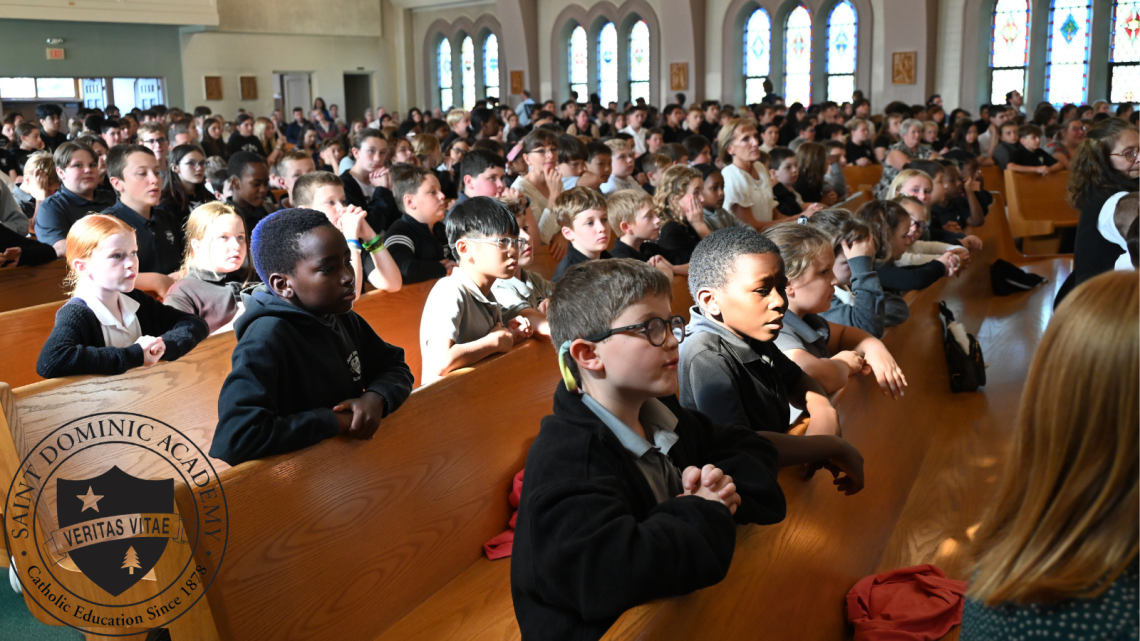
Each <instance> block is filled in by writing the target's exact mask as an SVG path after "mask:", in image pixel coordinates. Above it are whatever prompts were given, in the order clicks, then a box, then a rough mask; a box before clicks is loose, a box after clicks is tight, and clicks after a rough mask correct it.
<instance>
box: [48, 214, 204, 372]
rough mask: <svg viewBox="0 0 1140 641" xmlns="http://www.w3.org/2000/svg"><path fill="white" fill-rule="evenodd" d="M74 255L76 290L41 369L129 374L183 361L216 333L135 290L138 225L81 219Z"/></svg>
mask: <svg viewBox="0 0 1140 641" xmlns="http://www.w3.org/2000/svg"><path fill="white" fill-rule="evenodd" d="M66 255H67V267H68V274H67V279H66V281H65V282H66V283H67V284H70V285H72V286H73V287H74V289H73V291H72V293H71V300H69V301H68V302H67V304H66V305H64V306H63V307H61V308H60V309H59V311H58V312H56V315H55V327H54V328H53V329H52V332H51V336H49V337H48V339H47V342H46V343H44V346H43V350H42V351H41V352H40V358H39V361H38V362H37V363H36V372H37V373H38V374H39V375H40V376H42V377H44V378H59V377H61V376H76V375H83V374H122V373H123V372H125V371H127V370H128V369H131V368H132V367H139V366H150V365H154V364H155V363H157V362H158V361H159V359H164V360H168V361H173V360H176V359H178V358H180V357H181V356H183V355H184V354H186V353H187V352H189V351H190V350H191V349H193V348H194V346H195V345H197V344H198V343H199V342H200V341H201V340H202V339H203V338H205V337H206V335H207V334H208V333H209V326H208V325H206V321H204V320H202V319H201V318H198V317H197V316H194V315H193V314H187V313H185V312H182V311H179V310H177V309H174V308H171V307H167V306H166V305H163V304H162V303H160V302H158V301H156V300H154V299H153V298H151V297H150V296H148V295H146V294H144V293H142V292H138V291H135V277H136V276H138V268H139V259H138V246H137V244H136V242H135V232H134V229H132V228H131V227H130V225H127V224H126V223H124V222H123V221H121V220H119V219H118V218H115V217H114V216H104V215H101V214H92V215H89V216H85V217H83V218H81V219H80V220H79V222H77V223H75V224H74V225H72V227H71V230H70V231H69V232H68V233H67V254H66Z"/></svg>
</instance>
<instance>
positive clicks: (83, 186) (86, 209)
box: [24, 142, 115, 258]
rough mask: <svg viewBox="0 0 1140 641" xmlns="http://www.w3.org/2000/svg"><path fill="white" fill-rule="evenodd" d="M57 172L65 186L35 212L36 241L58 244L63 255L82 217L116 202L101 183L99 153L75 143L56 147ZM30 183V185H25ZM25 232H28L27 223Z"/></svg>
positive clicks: (59, 252)
mask: <svg viewBox="0 0 1140 641" xmlns="http://www.w3.org/2000/svg"><path fill="white" fill-rule="evenodd" d="M54 159H55V173H56V175H58V176H59V179H60V181H61V182H62V183H63V186H62V187H61V188H60V190H59V191H57V192H56V193H55V194H53V195H51V196H49V197H47V198H46V199H44V201H43V202H42V203H40V206H39V211H38V212H35V228H36V240H38V241H40V242H41V243H46V244H48V245H52V246H53V247H55V251H56V253H57V254H58V255H59V256H60V257H61V258H62V257H63V255H64V254H65V253H66V252H67V232H68V231H70V230H71V226H72V225H74V224H75V223H76V221H78V220H79V219H80V218H83V217H84V216H86V215H87V214H89V213H90V212H93V211H102V210H104V209H106V208H107V207H110V206H111V205H113V204H114V203H115V201H114V200H113V199H111V198H108V197H107V194H106V193H105V192H101V191H98V190H96V187H97V186H98V185H99V163H98V159H97V158H96V157H95V153H94V152H93V151H91V149H89V148H87V147H83V146H81V145H78V144H76V143H74V142H65V143H63V144H62V145H60V146H59V147H57V148H56V150H55V156H54ZM25 186H26V185H25ZM24 234H25V235H26V234H27V228H26V226H25V229H24Z"/></svg>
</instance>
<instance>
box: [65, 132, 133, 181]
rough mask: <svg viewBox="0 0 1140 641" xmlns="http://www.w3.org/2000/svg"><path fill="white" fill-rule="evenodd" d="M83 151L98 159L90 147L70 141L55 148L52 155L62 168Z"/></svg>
mask: <svg viewBox="0 0 1140 641" xmlns="http://www.w3.org/2000/svg"><path fill="white" fill-rule="evenodd" d="M81 151H85V152H87V153H89V154H91V158H92V159H95V160H98V158H97V157H96V156H95V152H94V151H93V150H92V149H91V148H90V147H88V146H86V145H81V144H79V143H76V142H71V141H68V142H65V143H63V144H62V145H60V146H58V147H56V148H55V153H54V154H53V155H52V158H53V160H55V166H56V167H59V168H60V169H66V168H67V165H68V164H70V163H71V159H72V158H74V157H75V154H77V153H79V152H81ZM118 178H122V176H118Z"/></svg>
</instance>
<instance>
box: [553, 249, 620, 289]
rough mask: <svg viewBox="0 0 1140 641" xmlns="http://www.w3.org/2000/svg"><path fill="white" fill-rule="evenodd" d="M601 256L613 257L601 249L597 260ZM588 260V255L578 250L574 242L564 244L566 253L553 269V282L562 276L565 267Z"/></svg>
mask: <svg viewBox="0 0 1140 641" xmlns="http://www.w3.org/2000/svg"><path fill="white" fill-rule="evenodd" d="M602 258H613V255H611V254H610V253H609V252H608V251H603V252H602V254H601V256H598V259H599V260H600V259H602ZM588 260H590V257H589V256H587V255H585V254H583V253H582V252H580V251H578V248H577V247H575V246H574V243H570V244H569V245H567V246H566V255H565V256H563V257H562V261H561V262H559V263H558V267H556V268H555V269H554V282H556V283H557V282H558V279H559V278H562V274H565V273H566V270H567V269H570V268H571V267H573V266H574V265H577V264H578V263H584V262H586V261H588Z"/></svg>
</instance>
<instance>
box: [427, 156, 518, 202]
mask: <svg viewBox="0 0 1140 641" xmlns="http://www.w3.org/2000/svg"><path fill="white" fill-rule="evenodd" d="M506 166H507V163H506V160H504V159H503V157H502V156H500V155H498V154H496V153H493V152H490V151H487V150H484V149H475V150H473V151H472V152H471V153H469V154H467V155H465V156H464V157H463V160H462V161H461V162H460V163H459V195H458V198H456V200H455V205H453V206H452V209H454V208H455V207H456V206H458V205H461V204H463V203H464V202H465V201H466V200H467V199H468V198H474V197H476V196H486V197H488V198H497V197H498V196H500V195H501V194H502V193H503V191H504V190H505V189H506V182H505V180H506ZM440 173H441V172H436V177H437V178H438V177H439V174H440ZM442 173H447V172H442Z"/></svg>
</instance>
